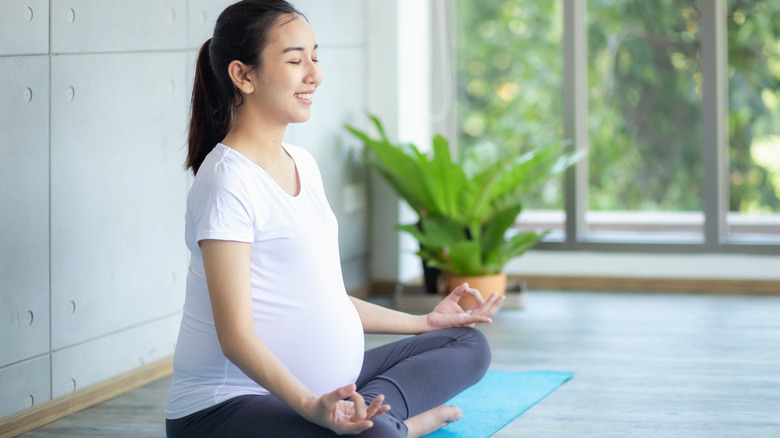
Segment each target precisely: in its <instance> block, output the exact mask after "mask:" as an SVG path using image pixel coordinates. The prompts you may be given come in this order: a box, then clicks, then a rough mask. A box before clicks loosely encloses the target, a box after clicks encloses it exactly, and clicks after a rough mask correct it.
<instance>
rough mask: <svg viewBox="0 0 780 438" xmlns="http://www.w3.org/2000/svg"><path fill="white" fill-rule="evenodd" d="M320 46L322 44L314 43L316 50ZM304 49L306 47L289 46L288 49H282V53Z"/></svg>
mask: <svg viewBox="0 0 780 438" xmlns="http://www.w3.org/2000/svg"><path fill="white" fill-rule="evenodd" d="M319 46H320V45H319V44H315V45H314V50H317V48H318V47H319ZM304 50H305V49H304V48H303V47H288V48H286V49H284V50H282V53H287V52H303V51H304Z"/></svg>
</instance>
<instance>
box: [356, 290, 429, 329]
mask: <svg viewBox="0 0 780 438" xmlns="http://www.w3.org/2000/svg"><path fill="white" fill-rule="evenodd" d="M349 298H350V299H351V300H352V303H353V304H354V305H355V308H356V309H357V311H358V314H359V315H360V320H361V321H362V322H363V331H364V332H366V333H385V334H400V335H412V334H418V333H424V332H427V331H429V330H430V328H429V326H428V321H427V317H426V316H425V315H410V314H408V313H404V312H399V311H397V310H393V309H388V308H386V307H382V306H378V305H376V304H373V303H369V302H367V301H363V300H361V299H359V298H355V297H349Z"/></svg>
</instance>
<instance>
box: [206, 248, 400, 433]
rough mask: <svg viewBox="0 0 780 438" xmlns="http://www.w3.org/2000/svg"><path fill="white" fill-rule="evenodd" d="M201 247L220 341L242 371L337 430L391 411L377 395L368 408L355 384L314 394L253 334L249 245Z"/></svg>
mask: <svg viewBox="0 0 780 438" xmlns="http://www.w3.org/2000/svg"><path fill="white" fill-rule="evenodd" d="M200 248H201V252H202V254H203V264H204V267H205V270H206V282H207V283H208V289H209V297H210V299H211V308H212V311H213V314H214V324H215V326H216V330H217V337H218V338H219V344H220V347H222V352H223V353H224V354H225V357H227V358H228V359H229V360H230V361H231V362H233V363H234V364H235V365H236V366H237V367H238V368H239V369H240V370H241V371H243V372H244V373H245V374H246V375H247V376H249V377H250V378H251V379H252V380H254V381H256V382H257V383H258V384H260V385H262V386H263V387H264V388H266V389H268V390H269V391H270V392H271V393H273V394H274V395H276V396H277V397H279V398H280V399H281V400H283V401H284V402H285V403H287V404H288V405H290V407H292V408H293V409H294V410H295V411H296V412H298V413H299V414H301V415H302V416H303V417H304V418H306V419H307V420H309V421H312V422H314V423H316V424H319V425H321V426H324V427H327V428H329V429H332V430H334V431H336V432H338V433H359V432H361V431H363V430H365V429H368V428H369V427H371V426H372V425H373V424H372V422H371V421H370V420H369V419H370V418H372V417H374V416H376V415H379V414H381V413H384V412H386V411H387V410H389V409H390V407H389V406H382V401H383V397H381V396H380V397H377V398H376V399H375V400H374V402H373V403H371V405H369V406H368V407H366V406H365V403H364V402H363V398H362V397H361V396H360V394H358V393H357V392H356V388H355V385H354V384H353V385H348V386H346V387H343V388H340V389H338V390H336V391H333V392H332V393H329V394H326V395H324V396H322V397H320V398H318V397H316V396H315V395H314V394H313V393H312V392H311V391H309V389H308V388H306V386H305V385H304V384H303V383H301V381H300V380H298V379H297V378H296V377H295V376H294V375H293V374H292V373H291V372H290V371H289V370H288V369H287V367H285V366H284V364H283V363H282V362H281V361H280V360H279V359H278V358H277V357H276V356H275V355H274V354H273V352H271V351H270V350H269V349H268V347H266V345H265V344H263V342H262V341H260V339H259V338H258V337H257V336H256V335H255V331H254V319H253V315H252V296H251V286H250V264H249V257H250V244H248V243H242V242H231V241H222V240H203V241H201V242H200ZM346 398H349V399H351V400H352V401H351V402H350V401H345V400H344V399H346Z"/></svg>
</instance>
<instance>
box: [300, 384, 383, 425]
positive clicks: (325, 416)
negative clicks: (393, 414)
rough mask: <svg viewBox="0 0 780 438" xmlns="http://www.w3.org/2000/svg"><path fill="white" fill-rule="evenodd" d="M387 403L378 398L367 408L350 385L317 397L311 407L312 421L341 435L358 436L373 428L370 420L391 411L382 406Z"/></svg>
mask: <svg viewBox="0 0 780 438" xmlns="http://www.w3.org/2000/svg"><path fill="white" fill-rule="evenodd" d="M384 400H385V397H384V396H383V395H379V396H377V397H376V398H375V399H374V401H373V402H371V404H370V405H368V406H366V402H365V400H363V396H361V395H360V394H358V392H357V390H356V387H355V385H354V384H352V385H347V386H344V387H341V388H339V389H337V390H335V391H333V392H329V393H327V394H325V395H323V396H322V397H320V398H318V399H317V400H316V401H315V402H314V404H313V405H312V406H311V409H310V415H309V420H310V421H312V422H313V423H316V424H319V425H320V426H323V427H326V428H328V429H330V430H332V431H334V432H336V433H337V434H339V435H345V434H350V435H352V434H358V433H360V432H363V431H364V430H366V429H369V428H371V427H372V426H373V425H374V423H373V422H372V421H371V418H374V417H376V416H378V415H381V414H384V413H385V412H387V411H389V410H390V406H389V405H383V404H382V402H384Z"/></svg>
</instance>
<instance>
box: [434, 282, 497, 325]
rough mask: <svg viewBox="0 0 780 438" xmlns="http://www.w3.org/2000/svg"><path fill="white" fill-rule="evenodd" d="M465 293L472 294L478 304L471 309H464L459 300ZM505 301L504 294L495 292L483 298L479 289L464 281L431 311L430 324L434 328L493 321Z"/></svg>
mask: <svg viewBox="0 0 780 438" xmlns="http://www.w3.org/2000/svg"><path fill="white" fill-rule="evenodd" d="M464 295H470V296H471V297H473V298H474V302H475V303H476V305H475V306H474V308H473V309H471V310H469V311H464V310H463V308H462V307H460V305H458V301H460V299H461V297H463V296H464ZM503 302H504V296H503V295H500V296H499V295H498V293H496V292H493V293H492V294H490V296H489V297H488V299H487V300H485V299H484V298H482V295H481V294H480V293H479V291H478V290H476V289H473V288H470V287H469V285H468V283H463V284H461V285H460V286H458V287H456V288H455V289H453V290H452V292H450V294H449V295H447V297H446V298H445V299H443V300H442V301H441V302H440V303H439V304H438V305H437V306H436V307H435V308H434V309H433V311H432V312H431V313H429V314H428V316H427V322H428V326H429V327H430V328H431V329H432V330H437V329H442V328H447V327H462V326H466V327H473V326H474V324H476V323H479V322H487V323H489V322H493V315H495V314H496V312H497V311H498V308H499V307H500V306H501V303H503Z"/></svg>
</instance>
